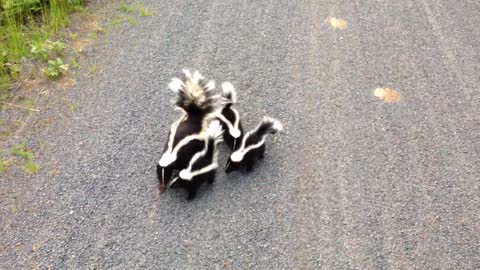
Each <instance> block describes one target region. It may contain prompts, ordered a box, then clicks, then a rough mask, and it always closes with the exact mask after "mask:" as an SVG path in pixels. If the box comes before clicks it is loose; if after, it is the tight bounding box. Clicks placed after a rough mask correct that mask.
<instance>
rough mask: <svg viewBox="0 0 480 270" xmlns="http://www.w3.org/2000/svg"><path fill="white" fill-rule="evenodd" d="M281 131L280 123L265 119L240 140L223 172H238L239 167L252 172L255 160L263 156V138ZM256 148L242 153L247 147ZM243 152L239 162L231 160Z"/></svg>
mask: <svg viewBox="0 0 480 270" xmlns="http://www.w3.org/2000/svg"><path fill="white" fill-rule="evenodd" d="M281 129H282V126H281V124H280V122H278V121H277V120H275V119H272V118H268V117H265V118H264V119H263V120H262V121H261V122H260V124H259V125H258V126H257V128H256V129H255V130H252V131H250V132H247V133H246V134H245V136H244V137H243V139H242V143H241V146H240V147H239V149H238V150H236V151H235V152H233V153H232V155H230V157H229V159H228V162H227V164H226V166H225V172H226V173H227V174H228V173H230V172H232V171H236V170H239V169H240V168H241V167H246V169H247V171H248V172H250V171H252V170H253V166H254V165H255V162H256V161H257V159H262V158H263V157H264V155H265V138H266V136H267V135H268V134H275V133H277V132H278V131H280V130H281ZM257 144H258V147H256V148H253V149H250V150H249V151H243V150H246V149H248V148H249V146H254V145H257ZM240 152H243V153H244V154H243V155H240V156H241V159H240V160H236V159H232V157H234V156H235V155H236V154H238V153H240Z"/></svg>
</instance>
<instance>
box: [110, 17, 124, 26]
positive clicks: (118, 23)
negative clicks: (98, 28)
mask: <svg viewBox="0 0 480 270" xmlns="http://www.w3.org/2000/svg"><path fill="white" fill-rule="evenodd" d="M121 23H122V19H121V18H117V17H116V18H113V20H112V26H114V27H116V26H119V25H120V24H121Z"/></svg>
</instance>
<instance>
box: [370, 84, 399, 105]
mask: <svg viewBox="0 0 480 270" xmlns="http://www.w3.org/2000/svg"><path fill="white" fill-rule="evenodd" d="M373 94H374V95H375V96H376V97H378V98H379V99H382V100H383V101H385V102H387V103H394V102H399V101H400V94H399V93H398V92H397V91H395V90H393V89H390V88H381V87H379V88H377V89H375V91H373Z"/></svg>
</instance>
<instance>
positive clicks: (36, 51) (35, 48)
mask: <svg viewBox="0 0 480 270" xmlns="http://www.w3.org/2000/svg"><path fill="white" fill-rule="evenodd" d="M30 53H31V54H32V56H33V58H35V59H40V60H43V61H47V60H48V50H47V47H46V46H45V44H44V42H42V41H32V42H31V43H30Z"/></svg>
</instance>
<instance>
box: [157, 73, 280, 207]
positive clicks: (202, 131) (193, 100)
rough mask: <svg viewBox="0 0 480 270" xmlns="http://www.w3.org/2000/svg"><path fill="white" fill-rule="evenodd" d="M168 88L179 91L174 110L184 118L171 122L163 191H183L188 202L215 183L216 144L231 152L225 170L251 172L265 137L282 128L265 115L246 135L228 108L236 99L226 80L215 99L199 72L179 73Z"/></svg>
mask: <svg viewBox="0 0 480 270" xmlns="http://www.w3.org/2000/svg"><path fill="white" fill-rule="evenodd" d="M168 88H169V89H170V90H172V91H173V92H175V93H177V95H178V97H177V100H176V103H175V105H176V106H175V107H176V108H175V109H179V110H180V111H181V112H182V116H181V117H180V119H178V120H177V121H176V122H174V123H173V124H172V126H171V128H170V132H169V134H168V141H167V143H166V144H165V149H164V151H163V154H162V156H161V158H160V161H159V162H158V164H157V177H158V180H159V181H160V185H159V189H160V192H161V193H162V192H164V191H165V190H166V189H167V187H169V188H183V189H185V190H186V191H187V193H188V197H187V200H192V199H193V198H194V197H195V195H196V193H197V190H198V188H199V187H200V185H202V184H203V183H204V182H207V183H209V184H211V183H213V181H214V180H215V174H216V170H217V168H218V163H217V145H218V143H220V142H222V141H224V142H225V143H226V144H227V145H228V147H229V148H230V149H231V151H232V153H231V155H230V157H229V159H228V161H227V163H226V166H225V172H226V173H227V174H228V173H230V172H231V171H234V170H238V169H240V168H241V167H246V169H247V171H251V170H252V169H253V165H254V164H255V161H256V160H257V159H262V158H263V155H264V153H265V139H266V137H267V135H268V134H274V133H277V132H279V131H280V130H282V124H281V123H280V122H279V121H277V120H275V119H273V118H270V117H267V116H265V117H264V118H263V119H262V120H261V121H260V123H259V124H258V126H257V127H256V128H255V129H253V130H251V131H248V132H246V133H245V132H244V130H243V128H242V124H241V120H240V114H239V113H238V111H237V110H235V109H234V108H232V105H233V104H234V103H236V99H237V95H236V92H235V89H234V87H233V85H232V84H231V83H229V82H224V83H222V94H221V95H216V94H215V93H214V91H213V90H214V89H215V82H214V81H212V80H207V79H205V78H204V77H203V76H202V75H201V74H200V73H199V72H198V71H195V72H193V74H192V73H191V72H190V71H188V70H183V74H182V76H181V77H180V78H173V79H172V81H171V82H170V84H169V85H168ZM172 178H173V179H172Z"/></svg>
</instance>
